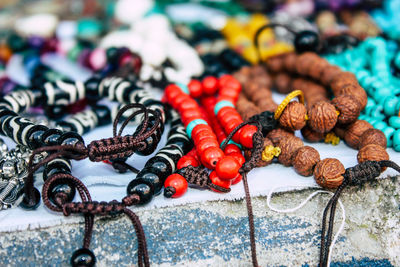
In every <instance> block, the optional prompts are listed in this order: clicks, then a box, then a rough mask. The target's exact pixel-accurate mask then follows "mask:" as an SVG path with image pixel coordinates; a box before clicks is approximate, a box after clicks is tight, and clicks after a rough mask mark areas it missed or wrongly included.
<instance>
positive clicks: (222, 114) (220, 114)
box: [217, 107, 235, 121]
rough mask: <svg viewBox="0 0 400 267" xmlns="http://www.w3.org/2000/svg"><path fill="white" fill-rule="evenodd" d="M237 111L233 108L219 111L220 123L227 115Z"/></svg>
mask: <svg viewBox="0 0 400 267" xmlns="http://www.w3.org/2000/svg"><path fill="white" fill-rule="evenodd" d="M234 110H235V109H234V108H233V107H223V108H221V109H220V110H219V111H218V114H217V118H218V120H219V121H223V119H224V117H225V116H226V115H227V114H230V113H232V111H234Z"/></svg>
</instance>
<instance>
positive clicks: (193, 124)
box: [186, 119, 208, 138]
mask: <svg viewBox="0 0 400 267" xmlns="http://www.w3.org/2000/svg"><path fill="white" fill-rule="evenodd" d="M200 124H205V125H208V123H207V122H206V121H205V120H202V119H196V120H192V121H191V122H190V123H189V124H188V126H186V134H187V135H188V136H189V138H192V131H193V129H194V127H196V126H197V125H200Z"/></svg>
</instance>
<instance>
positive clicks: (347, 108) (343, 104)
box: [331, 95, 361, 124]
mask: <svg viewBox="0 0 400 267" xmlns="http://www.w3.org/2000/svg"><path fill="white" fill-rule="evenodd" d="M331 103H332V105H334V106H335V108H336V110H337V111H339V116H338V123H340V124H349V123H353V122H355V121H356V120H357V118H358V116H359V115H360V112H361V104H360V102H359V101H358V100H357V99H356V98H355V97H354V96H352V95H339V96H337V97H335V98H334V99H332V102H331Z"/></svg>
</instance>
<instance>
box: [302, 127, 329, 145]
mask: <svg viewBox="0 0 400 267" xmlns="http://www.w3.org/2000/svg"><path fill="white" fill-rule="evenodd" d="M301 135H302V136H303V137H304V139H306V140H307V141H309V142H319V141H321V140H324V138H325V133H319V132H316V131H314V130H313V129H311V128H310V126H308V125H306V126H305V127H303V128H302V129H301Z"/></svg>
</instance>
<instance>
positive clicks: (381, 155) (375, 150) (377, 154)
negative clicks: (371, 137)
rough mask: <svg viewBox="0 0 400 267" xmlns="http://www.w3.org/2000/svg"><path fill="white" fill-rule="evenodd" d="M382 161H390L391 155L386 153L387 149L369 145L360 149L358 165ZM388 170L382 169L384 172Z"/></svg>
mask: <svg viewBox="0 0 400 267" xmlns="http://www.w3.org/2000/svg"><path fill="white" fill-rule="evenodd" d="M368 160H371V161H381V160H389V154H388V153H387V152H386V149H385V148H384V147H382V146H380V145H375V144H369V145H366V146H364V147H362V148H361V149H360V151H358V154H357V161H358V163H361V162H364V161H368ZM384 170H386V168H382V171H384Z"/></svg>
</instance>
